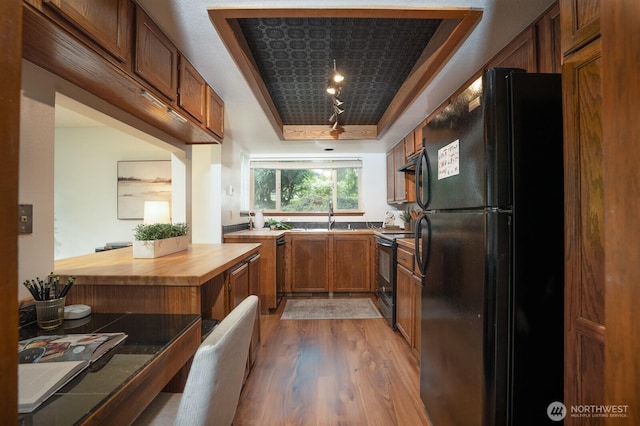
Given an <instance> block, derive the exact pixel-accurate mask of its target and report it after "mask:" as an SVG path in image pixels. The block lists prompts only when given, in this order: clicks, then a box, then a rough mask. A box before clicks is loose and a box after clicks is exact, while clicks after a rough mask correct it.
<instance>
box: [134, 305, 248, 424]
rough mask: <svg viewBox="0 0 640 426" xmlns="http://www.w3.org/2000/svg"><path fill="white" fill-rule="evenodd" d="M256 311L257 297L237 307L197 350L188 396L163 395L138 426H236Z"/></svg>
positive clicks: (189, 381)
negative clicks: (233, 425)
mask: <svg viewBox="0 0 640 426" xmlns="http://www.w3.org/2000/svg"><path fill="white" fill-rule="evenodd" d="M257 311H258V297H257V296H255V295H251V296H249V297H247V298H246V299H244V300H243V301H242V302H241V303H240V304H239V305H238V306H236V307H235V308H234V309H233V310H232V311H231V312H230V313H229V315H227V316H226V317H224V318H223V319H222V321H220V323H219V324H218V325H217V326H216V327H215V328H214V329H213V331H212V332H211V334H210V335H209V336H207V338H206V339H205V340H204V341H203V342H202V343H201V344H200V346H199V347H198V350H197V351H196V354H195V356H194V358H193V363H192V364H191V369H190V370H189V375H188V376H187V383H186V385H185V388H184V392H183V393H165V392H161V393H160V394H159V395H158V396H157V397H156V398H155V399H154V400H153V401H152V402H151V404H149V406H148V407H147V408H146V409H145V411H144V412H142V414H141V415H140V416H139V417H138V418H137V419H136V420H135V422H134V423H133V424H134V425H136V426H141V425H185V426H187V425H188V426H204V425H221V426H229V425H231V423H232V421H233V417H234V416H235V412H236V408H237V406H238V400H239V399H240V391H241V389H242V382H243V378H244V372H245V368H246V365H247V356H248V355H249V342H250V341H251V334H252V332H253V324H254V321H255V317H256V315H257Z"/></svg>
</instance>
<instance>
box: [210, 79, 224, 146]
mask: <svg viewBox="0 0 640 426" xmlns="http://www.w3.org/2000/svg"><path fill="white" fill-rule="evenodd" d="M207 129H209V130H211V131H212V132H213V133H215V134H216V136H218V137H219V138H220V141H221V142H222V139H224V102H223V101H222V99H221V98H220V96H218V94H217V93H216V92H214V91H213V89H212V88H211V87H209V86H207Z"/></svg>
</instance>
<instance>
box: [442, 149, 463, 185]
mask: <svg viewBox="0 0 640 426" xmlns="http://www.w3.org/2000/svg"><path fill="white" fill-rule="evenodd" d="M459 173H460V139H456V140H455V141H453V142H451V143H450V144H449V145H447V146H444V147H442V148H440V149H439V150H438V180H440V179H444V178H448V177H450V176H455V175H457V174H459Z"/></svg>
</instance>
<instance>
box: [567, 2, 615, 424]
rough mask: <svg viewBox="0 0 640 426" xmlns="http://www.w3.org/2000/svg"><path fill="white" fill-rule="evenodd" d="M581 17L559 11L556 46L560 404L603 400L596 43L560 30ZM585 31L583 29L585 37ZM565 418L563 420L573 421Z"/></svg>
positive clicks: (600, 144)
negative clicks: (561, 186)
mask: <svg viewBox="0 0 640 426" xmlns="http://www.w3.org/2000/svg"><path fill="white" fill-rule="evenodd" d="M569 3H570V4H571V5H569ZM577 3H581V4H584V3H589V2H574V1H571V2H561V7H562V12H563V13H564V12H565V11H571V10H573V11H574V12H578V11H576V10H574V9H572V7H570V6H575V5H576V4H577ZM591 18H592V19H594V18H593V17H591ZM582 19H583V17H581V16H573V17H564V16H563V18H562V23H563V28H562V32H563V46H562V50H563V51H564V52H571V53H570V54H569V55H566V56H565V57H564V64H563V67H562V81H563V91H564V105H563V113H564V122H565V128H564V140H565V149H564V152H565V212H566V214H565V256H566V274H565V327H566V330H565V395H564V403H565V405H567V406H569V405H570V404H571V405H578V404H602V403H603V401H606V395H605V382H606V380H605V352H606V347H605V345H606V340H605V333H606V324H605V287H606V281H605V235H604V225H605V202H604V180H605V179H604V172H605V170H604V158H603V149H604V143H603V142H604V141H603V133H602V127H603V126H602V114H603V112H602V83H601V80H602V78H601V72H602V60H601V51H602V49H601V42H600V39H599V38H597V39H595V40H593V41H592V42H590V43H589V44H587V45H584V46H583V47H581V48H579V49H578V50H575V49H574V48H575V47H576V46H580V45H582V44H583V43H582V37H580V38H579V39H577V38H576V37H577V36H576V37H564V33H565V31H567V32H569V33H571V32H572V31H574V30H575V29H576V28H575V24H576V20H578V21H580V20H582ZM565 25H567V26H569V27H568V28H565ZM592 35H593V34H591V33H589V37H592ZM565 43H568V44H567V45H565ZM567 419H568V420H567ZM567 419H565V422H567V424H578V423H580V422H579V421H577V420H576V419H573V418H569V417H567ZM580 420H581V419H580ZM574 422H576V423H574Z"/></svg>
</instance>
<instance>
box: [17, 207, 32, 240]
mask: <svg viewBox="0 0 640 426" xmlns="http://www.w3.org/2000/svg"><path fill="white" fill-rule="evenodd" d="M31 233H33V204H20V205H19V206H18V234H31Z"/></svg>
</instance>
